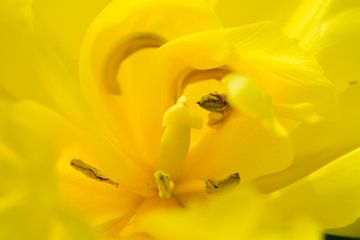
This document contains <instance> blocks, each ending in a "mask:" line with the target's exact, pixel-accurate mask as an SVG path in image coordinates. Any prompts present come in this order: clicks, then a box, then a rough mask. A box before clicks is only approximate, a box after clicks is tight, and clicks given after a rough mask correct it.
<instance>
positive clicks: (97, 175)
mask: <svg viewBox="0 0 360 240" xmlns="http://www.w3.org/2000/svg"><path fill="white" fill-rule="evenodd" d="M70 165H71V166H72V167H73V168H75V169H76V170H78V171H80V172H82V173H83V174H84V175H86V176H87V177H89V178H92V179H94V180H97V181H100V182H106V183H109V184H112V185H114V186H116V187H119V184H118V183H116V182H114V181H113V180H111V179H110V178H108V177H106V176H104V175H102V174H101V172H100V171H99V170H98V169H96V168H94V167H93V166H91V165H89V164H87V163H85V162H84V161H82V160H80V159H73V160H71V162H70Z"/></svg>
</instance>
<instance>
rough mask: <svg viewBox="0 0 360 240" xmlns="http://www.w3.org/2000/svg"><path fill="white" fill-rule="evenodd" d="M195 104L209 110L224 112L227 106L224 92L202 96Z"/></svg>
mask: <svg viewBox="0 0 360 240" xmlns="http://www.w3.org/2000/svg"><path fill="white" fill-rule="evenodd" d="M197 104H198V105H199V106H200V107H202V108H203V109H205V110H208V111H209V112H224V111H225V110H226V109H227V108H228V106H229V104H228V103H227V101H226V96H225V94H221V93H217V92H214V93H209V94H207V95H205V96H202V97H201V99H200V101H198V102H197Z"/></svg>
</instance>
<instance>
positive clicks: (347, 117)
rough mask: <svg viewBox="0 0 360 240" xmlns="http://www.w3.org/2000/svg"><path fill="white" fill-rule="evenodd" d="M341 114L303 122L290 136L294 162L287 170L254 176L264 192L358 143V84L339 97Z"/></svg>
mask: <svg viewBox="0 0 360 240" xmlns="http://www.w3.org/2000/svg"><path fill="white" fill-rule="evenodd" d="M339 101H340V109H341V112H342V115H341V117H340V118H339V119H338V120H337V121H322V122H318V123H316V124H303V125H301V126H299V127H298V128H297V129H295V130H294V131H293V132H292V134H291V135H290V138H291V140H292V142H293V144H294V150H295V159H294V163H293V164H292V165H291V166H290V167H289V168H288V169H286V170H284V171H282V172H279V173H276V174H271V175H269V176H265V177H263V178H260V179H257V180H256V184H258V186H260V187H261V188H262V189H263V190H265V191H273V190H275V189H278V188H280V187H283V186H285V185H288V184H290V183H292V182H294V181H296V180H298V179H300V178H302V177H304V176H306V175H307V174H309V173H311V172H313V171H315V170H316V169H318V168H319V167H321V166H323V165H324V164H326V163H329V162H330V161H333V160H334V159H336V158H338V157H340V156H341V155H343V154H345V153H347V152H349V151H351V150H352V149H354V148H356V147H357V146H359V145H360V127H359V122H360V109H359V106H358V103H359V101H360V87H359V86H354V87H352V88H350V89H348V90H347V91H345V92H344V93H342V94H341V95H340V96H339Z"/></svg>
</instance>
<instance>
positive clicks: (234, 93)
mask: <svg viewBox="0 0 360 240" xmlns="http://www.w3.org/2000/svg"><path fill="white" fill-rule="evenodd" d="M223 81H224V83H225V84H226V86H227V91H226V97H227V100H228V101H229V104H230V106H231V107H233V108H234V109H236V110H238V111H240V112H242V113H245V114H248V115H249V116H251V117H254V118H256V119H259V120H260V122H261V123H262V125H263V126H264V127H265V128H266V129H268V130H270V131H272V132H273V133H275V134H277V135H278V136H281V137H286V136H287V131H286V129H284V128H283V127H282V126H281V124H280V123H279V121H278V120H277V118H276V116H275V113H274V111H273V108H272V103H271V98H270V96H269V95H268V94H267V93H266V92H265V91H264V90H263V89H262V88H261V87H260V86H258V85H257V84H256V83H255V82H254V81H252V80H250V79H248V78H246V77H241V76H237V75H229V76H227V77H225V78H224V79H223Z"/></svg>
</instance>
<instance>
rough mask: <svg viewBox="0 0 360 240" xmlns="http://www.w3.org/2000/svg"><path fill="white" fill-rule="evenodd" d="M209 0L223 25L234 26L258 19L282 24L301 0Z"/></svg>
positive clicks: (258, 20)
mask: <svg viewBox="0 0 360 240" xmlns="http://www.w3.org/2000/svg"><path fill="white" fill-rule="evenodd" d="M209 2H210V5H211V6H212V7H213V9H214V10H215V12H216V14H217V15H218V16H219V18H220V20H221V22H222V23H223V25H224V26H225V27H235V26H241V25H245V24H249V23H254V22H260V21H277V22H280V23H282V24H284V23H285V22H286V21H287V20H288V19H290V17H291V14H292V13H293V12H295V10H296V8H297V6H298V5H299V3H300V2H301V1H300V0H295V1H286V0H280V1H272V2H270V1H266V0H255V1H249V0H212V1H211V0H210V1H209Z"/></svg>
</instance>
